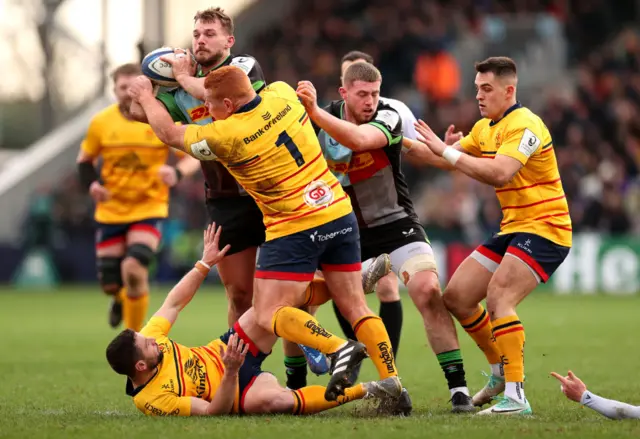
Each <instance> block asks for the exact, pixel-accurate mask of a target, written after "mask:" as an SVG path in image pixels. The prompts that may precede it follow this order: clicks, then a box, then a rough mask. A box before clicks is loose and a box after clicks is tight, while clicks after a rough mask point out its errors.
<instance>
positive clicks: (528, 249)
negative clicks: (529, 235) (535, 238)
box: [516, 239, 533, 254]
mask: <svg viewBox="0 0 640 439" xmlns="http://www.w3.org/2000/svg"><path fill="white" fill-rule="evenodd" d="M530 245H531V240H530V239H527V240H526V241H525V242H524V244H522V243H520V242H519V243H518V244H517V245H516V246H517V247H518V248H521V249H522V250H524V251H526V252H527V253H529V254H533V250H531V249H530V248H529V246H530Z"/></svg>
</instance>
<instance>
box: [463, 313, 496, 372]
mask: <svg viewBox="0 0 640 439" xmlns="http://www.w3.org/2000/svg"><path fill="white" fill-rule="evenodd" d="M460 324H461V325H462V327H463V328H464V330H465V331H467V334H469V336H470V337H471V338H472V339H473V341H475V342H476V344H477V345H478V347H479V348H480V350H481V351H482V352H484V355H485V357H487V361H488V362H489V364H498V363H500V351H499V350H498V346H497V345H496V342H495V340H494V338H493V331H492V326H491V319H490V318H489V313H488V312H487V310H485V309H484V308H483V307H482V305H478V309H477V310H476V312H474V313H473V314H472V315H470V316H469V317H467V318H466V319H464V320H460Z"/></svg>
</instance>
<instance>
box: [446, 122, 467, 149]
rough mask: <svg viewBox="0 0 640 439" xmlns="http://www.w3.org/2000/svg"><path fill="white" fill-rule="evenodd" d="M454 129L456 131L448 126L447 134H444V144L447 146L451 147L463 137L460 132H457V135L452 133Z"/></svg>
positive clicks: (451, 126)
mask: <svg viewBox="0 0 640 439" xmlns="http://www.w3.org/2000/svg"><path fill="white" fill-rule="evenodd" d="M455 129H456V127H455V126H453V125H449V128H447V132H446V133H444V143H446V144H447V145H453V144H454V143H456V142H459V141H460V140H462V138H463V137H464V134H462V131H458V132H457V133H454V132H453V130H455Z"/></svg>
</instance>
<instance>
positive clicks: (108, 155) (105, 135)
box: [77, 64, 198, 331]
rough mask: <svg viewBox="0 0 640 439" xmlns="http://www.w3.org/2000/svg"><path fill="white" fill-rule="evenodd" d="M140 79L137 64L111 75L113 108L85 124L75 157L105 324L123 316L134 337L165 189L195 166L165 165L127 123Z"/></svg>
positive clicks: (152, 138) (165, 208)
mask: <svg viewBox="0 0 640 439" xmlns="http://www.w3.org/2000/svg"><path fill="white" fill-rule="evenodd" d="M140 74H141V72H140V67H139V66H138V65H136V64H124V65H122V66H120V67H118V68H117V69H115V71H114V72H113V74H112V77H113V81H114V93H115V95H116V98H117V101H118V102H117V103H116V104H113V105H111V106H109V107H107V108H106V109H104V110H102V111H101V112H100V113H98V114H97V115H96V116H95V117H94V118H93V119H92V120H91V124H90V125H89V130H88V132H87V136H86V138H85V139H84V141H83V142H82V145H81V147H80V152H79V154H78V158H77V163H78V171H79V173H80V179H81V181H82V184H83V185H84V186H85V188H86V189H87V190H88V191H89V193H90V194H91V197H92V198H93V200H94V201H95V202H96V211H95V220H96V222H97V223H98V230H97V234H96V258H97V262H98V263H97V265H98V267H97V268H98V279H99V280H100V285H101V287H102V290H103V291H104V292H105V293H106V294H108V295H111V296H113V299H112V303H111V307H110V312H109V323H110V325H111V326H112V327H114V328H115V327H117V326H118V325H119V324H120V321H121V320H122V318H123V317H124V321H125V325H126V326H127V328H131V329H133V330H136V331H138V330H140V328H142V324H143V323H144V320H145V317H146V313H147V307H148V305H149V297H148V291H149V284H148V266H149V264H150V263H151V261H152V259H153V256H154V254H155V252H156V250H157V248H158V245H159V243H160V237H161V232H160V225H161V222H162V220H163V219H164V218H166V217H167V216H168V214H169V187H170V186H173V185H175V184H176V183H177V182H178V181H179V180H180V178H181V175H182V173H183V172H184V173H187V172H188V173H192V172H193V170H194V169H195V168H194V165H195V166H196V167H197V166H198V162H197V161H196V160H194V159H193V158H191V157H184V158H183V159H182V160H181V161H180V162H179V163H178V165H177V166H176V167H175V168H174V167H171V166H168V165H166V164H165V163H166V161H167V158H168V156H169V147H167V146H166V145H165V144H164V143H162V142H161V141H160V140H158V138H157V137H156V135H155V134H154V133H153V131H152V130H151V128H150V127H149V126H148V125H146V124H143V123H140V122H135V121H133V120H132V119H131V117H130V115H129V107H130V105H131V98H130V97H129V95H128V89H129V85H130V84H131V83H132V81H133V80H134V79H135V78H136V77H137V76H138V75H140ZM99 160H100V161H101V162H102V163H101V169H100V171H97V170H96V166H95V165H96V164H97V162H98V161H99Z"/></svg>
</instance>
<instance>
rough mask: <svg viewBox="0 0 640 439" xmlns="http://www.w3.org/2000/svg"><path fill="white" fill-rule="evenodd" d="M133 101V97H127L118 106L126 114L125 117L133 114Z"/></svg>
mask: <svg viewBox="0 0 640 439" xmlns="http://www.w3.org/2000/svg"><path fill="white" fill-rule="evenodd" d="M132 102H133V100H132V99H130V98H127V99H123V100H122V101H120V102H119V103H118V108H120V112H121V113H122V114H123V115H124V116H125V117H129V116H131V103H132Z"/></svg>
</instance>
